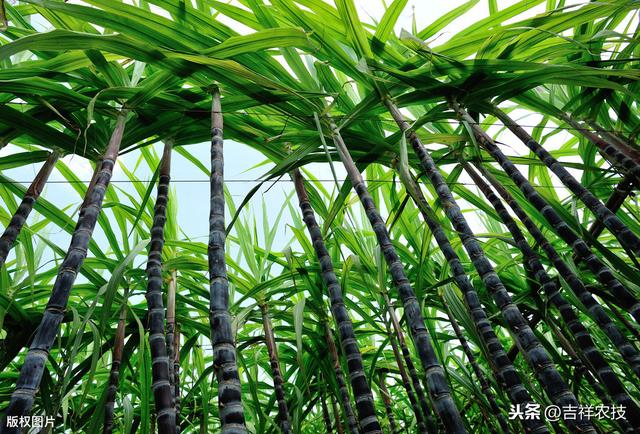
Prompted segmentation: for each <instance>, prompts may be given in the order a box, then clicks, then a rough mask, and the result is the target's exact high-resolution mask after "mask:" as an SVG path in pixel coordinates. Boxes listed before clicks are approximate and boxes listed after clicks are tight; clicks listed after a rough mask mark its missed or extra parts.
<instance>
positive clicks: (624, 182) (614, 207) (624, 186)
mask: <svg viewBox="0 0 640 434" xmlns="http://www.w3.org/2000/svg"><path fill="white" fill-rule="evenodd" d="M632 190H633V182H632V177H631V176H628V175H626V176H624V177H623V178H622V179H621V180H620V182H619V183H618V184H617V185H616V186H615V188H614V190H613V192H612V193H611V196H609V198H608V199H607V202H606V203H605V206H606V207H607V208H609V209H610V210H611V212H617V211H618V210H619V209H620V207H621V206H622V204H623V203H624V201H625V200H626V199H627V197H628V196H629V195H630V194H631V191H632ZM603 230H604V225H603V224H602V222H601V221H600V220H596V221H594V222H593V223H592V224H591V227H590V228H589V235H591V238H593V239H594V240H597V239H598V237H599V236H600V234H601V233H602V231H603ZM585 242H586V243H587V244H590V243H589V240H588V239H587V240H585ZM574 260H577V256H576V255H574Z"/></svg>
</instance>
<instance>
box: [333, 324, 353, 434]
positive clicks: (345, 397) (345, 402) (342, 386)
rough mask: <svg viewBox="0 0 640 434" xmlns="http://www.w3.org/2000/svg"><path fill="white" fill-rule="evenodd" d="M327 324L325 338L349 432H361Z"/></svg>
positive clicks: (336, 349)
mask: <svg viewBox="0 0 640 434" xmlns="http://www.w3.org/2000/svg"><path fill="white" fill-rule="evenodd" d="M324 326H325V339H326V341H327V349H328V350H329V354H330V355H331V362H332V365H333V372H334V373H335V375H336V381H337V383H338V389H339V390H340V398H341V400H342V406H343V407H344V411H345V414H346V416H347V422H348V424H349V432H350V433H351V434H359V432H360V430H359V429H358V422H357V421H356V417H355V415H354V414H353V408H352V407H351V401H350V400H349V390H348V389H347V384H346V382H345V381H344V375H342V367H341V366H340V357H339V356H338V348H337V347H336V343H335V341H334V340H333V331H332V330H331V326H329V322H328V321H324Z"/></svg>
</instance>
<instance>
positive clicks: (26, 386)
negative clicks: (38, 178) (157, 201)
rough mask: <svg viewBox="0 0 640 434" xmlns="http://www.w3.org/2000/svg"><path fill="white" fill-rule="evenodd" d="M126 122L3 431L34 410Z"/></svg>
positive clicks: (121, 120) (121, 122)
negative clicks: (11, 418) (12, 419)
mask: <svg viewBox="0 0 640 434" xmlns="http://www.w3.org/2000/svg"><path fill="white" fill-rule="evenodd" d="M125 123H126V112H124V111H121V112H120V114H119V115H118V118H117V120H116V125H115V128H114V130H113V133H112V135H111V139H110V140H109V143H108V145H107V147H106V150H105V153H104V158H103V160H102V164H101V166H100V172H99V174H98V176H97V179H96V183H95V186H94V187H93V188H92V189H91V190H89V191H87V195H88V196H89V197H88V198H87V197H85V204H84V206H83V207H82V209H81V211H80V215H79V216H78V223H77V225H76V228H75V230H74V232H73V235H72V236H71V243H70V245H69V249H68V251H67V254H66V256H65V258H64V260H63V261H62V264H61V265H60V268H59V271H58V275H57V276H56V280H55V282H54V284H53V289H52V291H51V296H50V297H49V302H48V303H47V307H46V309H45V312H44V315H43V316H42V320H41V321H40V325H39V327H38V330H37V331H36V334H35V336H34V338H33V340H32V342H31V345H30V346H29V352H28V353H27V355H26V357H25V359H24V362H23V365H22V369H21V370H20V374H19V376H18V381H17V384H16V389H15V391H14V392H13V393H12V395H11V399H10V401H9V406H8V407H7V409H6V411H5V416H4V420H3V421H2V425H0V433H2V434H5V433H7V434H17V433H19V431H20V428H13V427H7V423H6V417H8V416H18V417H20V416H26V415H28V414H29V413H30V412H31V408H32V406H33V402H34V400H35V394H36V392H37V390H38V387H39V385H40V381H41V380H42V374H43V372H44V368H45V363H46V360H47V358H48V356H49V352H50V350H51V347H52V346H53V343H54V341H55V339H56V336H57V334H58V331H59V330H60V324H61V322H62V319H63V318H64V312H65V310H66V307H67V303H68V301H69V296H70V294H71V288H72V286H73V283H74V281H75V279H76V276H77V275H78V273H79V271H80V267H81V266H82V263H83V262H84V259H85V258H86V256H87V248H88V246H89V241H90V240H91V235H92V233H93V229H94V228H95V225H96V222H97V220H98V215H99V214H100V210H101V208H102V201H103V199H104V195H105V192H106V189H107V187H108V185H109V181H110V180H111V175H112V173H113V166H114V165H115V161H116V158H117V155H118V151H119V149H120V143H121V141H122V135H123V133H124V127H125Z"/></svg>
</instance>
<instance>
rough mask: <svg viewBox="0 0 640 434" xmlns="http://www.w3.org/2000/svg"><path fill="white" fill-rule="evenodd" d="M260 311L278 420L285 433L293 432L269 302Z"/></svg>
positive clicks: (261, 304)
mask: <svg viewBox="0 0 640 434" xmlns="http://www.w3.org/2000/svg"><path fill="white" fill-rule="evenodd" d="M260 311H261V312H262V327H263V329H264V339H265V342H266V344H267V352H268V353H269V365H270V366H271V376H272V378H273V389H274V391H275V394H276V401H277V402H278V422H279V424H280V431H281V432H282V433H283V434H291V433H292V430H291V418H290V417H289V409H288V408H287V398H286V396H285V393H284V378H282V373H281V370H280V360H279V358H278V347H277V346H276V339H275V335H274V332H273V325H272V324H271V318H269V306H267V303H265V302H262V303H260Z"/></svg>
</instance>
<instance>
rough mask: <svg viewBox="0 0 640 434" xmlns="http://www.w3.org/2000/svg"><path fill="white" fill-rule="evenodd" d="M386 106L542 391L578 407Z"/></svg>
mask: <svg viewBox="0 0 640 434" xmlns="http://www.w3.org/2000/svg"><path fill="white" fill-rule="evenodd" d="M384 103H385V105H386V106H387V108H388V109H389V111H390V113H391V115H392V117H393V118H394V120H395V121H396V123H397V124H398V126H399V127H400V129H401V131H402V132H403V134H405V135H406V137H407V139H408V141H409V142H410V143H411V146H412V147H413V150H414V152H415V154H416V156H417V157H418V159H419V160H420V164H421V167H422V169H423V170H424V172H425V174H426V175H427V176H428V177H429V179H430V181H431V183H432V184H433V186H434V188H435V190H436V192H437V194H438V197H439V198H440V202H441V204H442V207H443V208H444V210H445V212H446V214H447V217H448V218H449V220H450V221H451V223H452V225H453V227H454V229H455V230H456V232H458V236H459V237H460V240H461V241H462V244H463V246H464V248H465V249H466V250H467V253H468V254H469V257H470V258H471V261H472V262H473V265H474V267H475V268H476V270H477V271H478V273H479V275H480V277H481V279H482V281H483V282H484V284H485V286H486V287H487V289H488V290H489V293H490V294H491V296H492V297H493V299H494V301H495V303H496V305H497V306H498V308H499V309H500V311H501V312H502V317H503V318H504V320H505V322H506V324H507V326H508V327H509V329H510V330H511V331H512V332H513V334H514V337H515V339H516V340H517V341H518V343H519V345H520V346H521V348H523V350H524V352H523V353H524V354H525V355H526V359H527V362H528V363H529V366H531V368H532V369H533V371H534V372H535V374H536V376H537V378H538V379H539V380H540V383H541V385H542V387H543V389H544V390H545V391H546V392H547V394H548V395H549V397H550V398H551V400H552V401H553V402H554V403H555V404H556V405H558V406H560V407H562V406H566V405H575V406H578V400H577V399H576V398H575V396H574V395H573V393H572V392H571V391H570V390H569V388H568V387H567V385H566V383H565V382H564V380H563V379H562V376H561V375H560V373H559V372H558V370H557V369H556V367H555V365H554V363H553V361H552V360H551V357H550V356H549V354H548V353H547V351H546V350H545V348H544V347H543V346H542V344H541V343H540V341H539V340H538V338H537V337H536V335H535V334H534V333H533V330H532V329H531V327H530V326H529V324H528V323H527V321H526V319H525V318H524V316H523V315H522V312H520V309H519V308H518V306H517V305H516V304H515V303H514V302H513V300H512V299H511V296H510V295H509V293H508V292H507V290H506V288H505V286H504V284H503V283H502V281H501V280H500V278H499V277H498V275H497V273H496V272H495V270H494V268H493V266H492V265H491V262H489V260H488V259H487V257H486V256H485V254H484V251H483V250H482V247H481V246H480V243H479V242H478V241H477V239H476V237H475V235H474V233H473V231H472V230H471V228H470V227H469V224H468V223H467V220H466V218H465V217H464V215H463V214H462V212H461V210H460V207H459V206H458V205H457V203H456V201H455V199H454V198H453V194H452V193H451V190H450V188H449V186H448V185H447V183H446V182H445V180H444V177H443V176H442V175H441V174H440V171H439V170H438V167H437V166H436V163H435V162H434V161H433V158H432V157H431V155H430V154H429V152H428V151H427V149H426V148H425V147H424V145H423V144H422V142H421V140H420V139H419V138H418V136H417V134H416V133H415V131H413V130H412V129H411V127H410V125H409V123H408V122H407V121H406V120H405V119H404V116H403V115H402V113H401V112H400V110H399V109H398V107H396V105H395V104H394V103H393V102H392V101H391V100H389V99H385V100H384ZM567 423H568V425H569V426H570V427H571V429H575V430H577V431H579V430H582V432H585V433H595V430H594V429H593V427H592V426H591V423H590V422H589V421H588V420H587V419H585V418H579V419H578V420H575V421H573V420H569V421H567Z"/></svg>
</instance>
